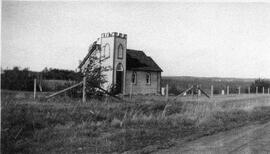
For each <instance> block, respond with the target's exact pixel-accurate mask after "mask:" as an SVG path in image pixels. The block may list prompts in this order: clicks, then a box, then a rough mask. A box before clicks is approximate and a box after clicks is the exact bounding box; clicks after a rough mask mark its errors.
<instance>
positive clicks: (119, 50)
mask: <svg viewBox="0 0 270 154" xmlns="http://www.w3.org/2000/svg"><path fill="white" fill-rule="evenodd" d="M117 57H118V58H119V59H122V58H123V46H122V44H120V45H119V46H118V52H117Z"/></svg>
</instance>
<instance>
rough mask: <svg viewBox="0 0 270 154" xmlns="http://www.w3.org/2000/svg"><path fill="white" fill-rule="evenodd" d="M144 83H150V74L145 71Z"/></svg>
mask: <svg viewBox="0 0 270 154" xmlns="http://www.w3.org/2000/svg"><path fill="white" fill-rule="evenodd" d="M146 84H151V74H150V73H146Z"/></svg>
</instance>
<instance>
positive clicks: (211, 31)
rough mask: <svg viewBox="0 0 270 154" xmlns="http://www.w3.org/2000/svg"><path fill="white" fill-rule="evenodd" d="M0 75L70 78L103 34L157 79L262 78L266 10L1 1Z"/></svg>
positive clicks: (269, 46)
mask: <svg viewBox="0 0 270 154" xmlns="http://www.w3.org/2000/svg"><path fill="white" fill-rule="evenodd" d="M1 13H2V24H1V37H2V43H1V46H2V48H1V67H2V68H12V67H13V66H20V67H21V68H24V67H28V68H30V70H34V71H41V70H43V69H44V68H45V67H48V68H49V67H52V68H60V69H70V70H75V69H76V68H77V67H78V64H79V60H82V59H83V58H84V56H85V55H86V54H87V49H88V47H89V45H90V44H91V43H92V42H93V41H95V40H96V39H97V38H98V37H100V35H101V33H105V32H121V33H125V34H127V46H128V48H129V49H137V50H143V51H144V52H145V53H146V54H147V55H148V56H151V57H152V58H153V59H154V60H155V61H156V63H157V64H158V65H159V66H160V67H161V68H162V69H163V73H162V75H164V76H201V77H241V78H258V77H261V78H270V3H232V2H227V3H209V2H208V3H198V2H196V3H183V2H153V1H148V2H142V1H137V2H134V1H133V2H87V1H81V2H78V1H77V2H70V1H58V2H49V1H39V2H34V1H19V2H18V1H12V2H8V1H3V2H2V12H1Z"/></svg>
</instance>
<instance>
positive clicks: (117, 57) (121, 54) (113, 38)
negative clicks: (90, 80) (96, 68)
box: [100, 32, 127, 94]
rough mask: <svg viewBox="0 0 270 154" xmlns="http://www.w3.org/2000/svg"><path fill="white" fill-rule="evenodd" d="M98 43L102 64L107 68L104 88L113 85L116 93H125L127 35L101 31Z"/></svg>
mask: <svg viewBox="0 0 270 154" xmlns="http://www.w3.org/2000/svg"><path fill="white" fill-rule="evenodd" d="M100 43H101V62H102V65H103V66H105V67H108V68H109V70H108V71H106V72H105V75H106V80H107V81H108V83H107V84H106V85H105V88H109V86H111V85H114V86H115V88H116V92H117V93H121V94H125V90H124V89H125V86H126V85H125V79H126V50H127V35H126V34H122V33H117V32H112V33H102V34H101V40H100Z"/></svg>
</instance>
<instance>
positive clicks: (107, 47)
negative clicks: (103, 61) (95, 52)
mask: <svg viewBox="0 0 270 154" xmlns="http://www.w3.org/2000/svg"><path fill="white" fill-rule="evenodd" d="M101 56H102V57H104V58H107V57H110V45H109V44H108V43H107V44H105V45H104V46H103V53H102V55H101Z"/></svg>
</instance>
